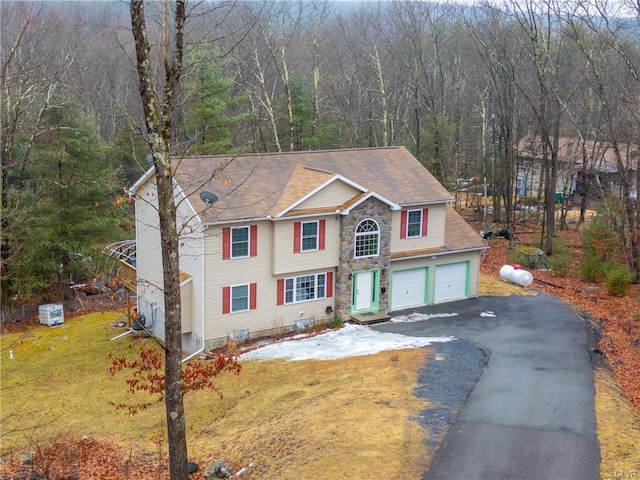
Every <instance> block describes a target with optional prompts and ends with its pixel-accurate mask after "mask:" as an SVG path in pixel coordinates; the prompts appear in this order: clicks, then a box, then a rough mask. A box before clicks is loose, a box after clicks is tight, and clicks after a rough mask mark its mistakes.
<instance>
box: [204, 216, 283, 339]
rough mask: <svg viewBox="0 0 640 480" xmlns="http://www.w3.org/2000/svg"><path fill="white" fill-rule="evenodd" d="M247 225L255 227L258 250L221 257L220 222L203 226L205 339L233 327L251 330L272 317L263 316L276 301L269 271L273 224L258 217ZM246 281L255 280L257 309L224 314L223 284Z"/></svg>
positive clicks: (212, 337) (229, 330) (224, 285)
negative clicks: (204, 227)
mask: <svg viewBox="0 0 640 480" xmlns="http://www.w3.org/2000/svg"><path fill="white" fill-rule="evenodd" d="M249 225H257V227H258V243H257V248H258V252H257V253H258V254H257V256H255V257H247V258H232V259H229V260H222V226H215V227H210V228H208V229H207V230H206V233H205V257H204V258H205V260H204V265H205V271H204V278H205V298H204V305H205V313H204V315H205V335H204V338H205V341H206V340H211V339H216V338H223V337H226V336H227V333H229V332H232V331H234V330H242V329H247V328H248V329H250V330H254V329H255V328H256V327H258V326H262V325H264V324H270V323H272V320H271V319H269V320H267V319H266V318H265V312H268V311H269V306H275V302H276V301H275V298H276V297H275V295H276V293H275V292H276V285H275V281H274V280H273V276H272V274H271V258H272V254H271V252H272V251H273V246H272V230H273V226H272V222H271V221H259V222H255V223H251V224H249ZM249 283H257V292H256V293H257V298H256V304H257V309H256V310H249V311H246V312H238V313H229V314H223V313H222V288H223V287H226V286H230V285H241V284H249ZM271 284H273V286H272V287H271V286H270V285H271ZM271 289H272V290H273V294H271V291H270V290H271Z"/></svg>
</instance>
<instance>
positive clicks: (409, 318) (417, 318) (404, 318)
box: [391, 312, 458, 323]
mask: <svg viewBox="0 0 640 480" xmlns="http://www.w3.org/2000/svg"><path fill="white" fill-rule="evenodd" d="M457 316H458V314H457V313H434V314H427V313H418V312H413V313H410V314H409V315H398V316H397V317H393V318H392V319H391V322H394V323H406V322H421V321H423V320H430V319H432V318H447V317H457Z"/></svg>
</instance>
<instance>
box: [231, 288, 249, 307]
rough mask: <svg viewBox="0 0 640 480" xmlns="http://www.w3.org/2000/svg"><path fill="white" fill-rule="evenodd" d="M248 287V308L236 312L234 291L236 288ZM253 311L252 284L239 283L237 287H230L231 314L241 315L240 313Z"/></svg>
mask: <svg viewBox="0 0 640 480" xmlns="http://www.w3.org/2000/svg"><path fill="white" fill-rule="evenodd" d="M240 287H246V288H247V297H246V298H247V308H244V309H242V310H234V308H233V300H234V298H233V291H234V289H236V288H240ZM249 310H251V284H249V283H239V284H237V285H229V313H240V312H248V311H249Z"/></svg>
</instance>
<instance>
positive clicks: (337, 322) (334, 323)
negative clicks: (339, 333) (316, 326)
mask: <svg viewBox="0 0 640 480" xmlns="http://www.w3.org/2000/svg"><path fill="white" fill-rule="evenodd" d="M330 326H331V328H333V329H337V328H342V318H340V317H339V316H338V315H335V316H334V317H333V320H331V323H330Z"/></svg>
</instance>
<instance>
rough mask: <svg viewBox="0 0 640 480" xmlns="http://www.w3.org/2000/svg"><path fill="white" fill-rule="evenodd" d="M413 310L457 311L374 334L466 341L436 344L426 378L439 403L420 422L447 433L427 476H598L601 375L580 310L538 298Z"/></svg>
mask: <svg viewBox="0 0 640 480" xmlns="http://www.w3.org/2000/svg"><path fill="white" fill-rule="evenodd" d="M415 311H417V312H421V313H428V314H432V315H433V314H438V313H448V314H452V313H455V314H457V315H456V316H449V317H442V318H431V319H429V320H425V321H420V322H414V323H385V324H382V325H378V326H375V327H373V328H375V329H376V330H380V331H386V332H394V333H402V334H404V335H411V336H455V337H456V338H457V339H459V340H457V341H454V342H448V343H443V344H437V345H435V346H434V347H435V349H436V357H435V358H436V361H432V362H429V365H427V367H426V369H425V372H422V374H421V376H420V382H421V384H422V385H421V387H420V388H418V390H417V393H418V394H420V395H421V396H425V397H426V398H428V399H429V400H431V402H433V403H434V407H433V408H432V409H430V410H429V411H426V412H424V415H423V418H422V422H421V423H423V424H424V426H425V428H427V429H428V430H430V433H432V434H433V435H434V436H436V437H437V435H438V434H439V433H442V434H443V435H444V432H446V435H445V436H444V440H443V441H442V443H441V446H440V448H439V450H438V452H437V454H436V457H435V459H434V462H433V464H432V466H431V468H430V470H429V471H428V472H427V473H426V474H425V476H424V479H425V480H432V479H455V480H471V479H487V480H497V479H510V480H524V479H532V480H542V479H550V480H570V479H576V480H591V479H593V480H596V479H599V478H600V474H599V465H600V448H599V443H598V438H597V436H596V423H595V411H594V380H593V370H592V366H591V362H590V359H589V351H588V347H587V340H586V329H585V326H584V323H583V320H582V319H581V318H580V317H579V316H578V315H577V313H576V312H575V310H574V309H573V308H572V307H570V306H569V305H568V304H567V303H565V302H564V301H562V300H560V299H559V298H557V297H554V296H551V295H547V294H540V295H538V296H535V297H534V296H523V297H517V296H514V297H480V298H477V299H470V300H464V301H460V302H453V303H447V304H440V305H431V306H428V307H424V308H419V309H415ZM407 313H410V311H409V312H408V311H404V312H399V314H407ZM447 429H448V430H447Z"/></svg>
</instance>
